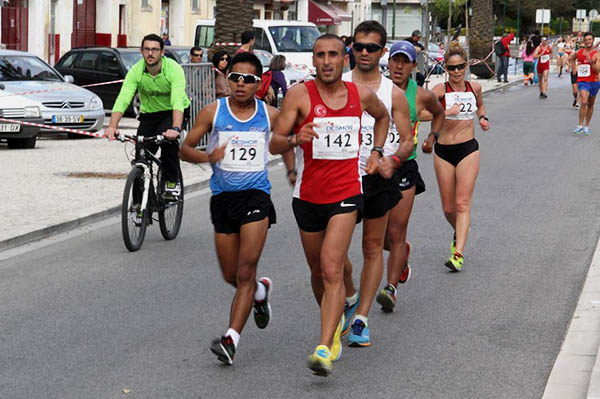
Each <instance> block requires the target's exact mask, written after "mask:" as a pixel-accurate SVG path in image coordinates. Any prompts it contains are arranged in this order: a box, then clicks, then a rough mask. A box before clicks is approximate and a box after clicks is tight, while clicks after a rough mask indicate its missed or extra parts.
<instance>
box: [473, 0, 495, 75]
mask: <svg viewBox="0 0 600 399" xmlns="http://www.w3.org/2000/svg"><path fill="white" fill-rule="evenodd" d="M471 7H472V8H473V16H472V17H471V20H470V24H471V26H470V31H469V46H470V56H471V58H475V59H479V60H483V59H484V58H485V57H487V56H488V54H489V53H490V51H492V48H493V43H494V32H493V26H494V14H493V8H492V0H471ZM488 61H489V62H488V63H491V62H493V58H492V57H490V58H489V59H488Z"/></svg>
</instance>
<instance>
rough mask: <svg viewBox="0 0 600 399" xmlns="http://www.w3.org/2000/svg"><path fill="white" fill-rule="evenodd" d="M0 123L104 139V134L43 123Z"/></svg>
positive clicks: (13, 121) (2, 119)
mask: <svg viewBox="0 0 600 399" xmlns="http://www.w3.org/2000/svg"><path fill="white" fill-rule="evenodd" d="M0 122H7V123H18V124H19V125H26V126H36V127H42V128H44V129H51V130H59V131H61V132H68V133H77V134H83V135H84V136H92V137H100V138H102V137H104V133H100V132H86V131H85V130H79V129H69V128H66V127H59V126H51V125H43V124H41V123H34V122H26V121H19V120H16V119H6V118H0Z"/></svg>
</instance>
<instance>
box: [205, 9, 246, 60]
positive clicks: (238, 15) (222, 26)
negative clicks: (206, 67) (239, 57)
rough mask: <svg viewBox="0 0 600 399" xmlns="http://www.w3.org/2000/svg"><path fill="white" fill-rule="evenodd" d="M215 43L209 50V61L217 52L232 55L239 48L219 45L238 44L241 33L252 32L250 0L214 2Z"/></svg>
mask: <svg viewBox="0 0 600 399" xmlns="http://www.w3.org/2000/svg"><path fill="white" fill-rule="evenodd" d="M216 3H217V8H216V16H215V41H214V43H216V44H213V45H212V46H211V48H210V50H209V54H208V55H209V59H210V57H212V55H213V54H214V53H215V51H217V50H221V49H223V50H226V51H227V52H229V53H230V54H232V55H233V53H235V51H236V50H237V49H238V47H239V46H240V45H239V44H238V45H222V44H220V43H240V42H241V36H242V32H244V31H246V30H252V18H253V17H254V9H253V7H252V3H253V1H252V0H216Z"/></svg>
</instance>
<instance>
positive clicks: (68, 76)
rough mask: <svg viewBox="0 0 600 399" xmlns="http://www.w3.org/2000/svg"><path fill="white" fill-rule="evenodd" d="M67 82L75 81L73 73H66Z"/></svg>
mask: <svg viewBox="0 0 600 399" xmlns="http://www.w3.org/2000/svg"><path fill="white" fill-rule="evenodd" d="M65 82H67V83H75V78H74V77H73V76H71V75H65Z"/></svg>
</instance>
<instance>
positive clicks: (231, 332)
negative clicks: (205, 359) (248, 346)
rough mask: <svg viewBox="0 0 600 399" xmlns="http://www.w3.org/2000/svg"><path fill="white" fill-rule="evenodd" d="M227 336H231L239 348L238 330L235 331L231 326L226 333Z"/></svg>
mask: <svg viewBox="0 0 600 399" xmlns="http://www.w3.org/2000/svg"><path fill="white" fill-rule="evenodd" d="M225 336H226V337H227V336H229V337H231V339H232V340H233V345H234V346H235V349H237V347H238V343H239V342H240V334H239V333H238V332H237V331H235V330H234V329H233V328H230V329H228V330H227V332H226V333H225Z"/></svg>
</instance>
